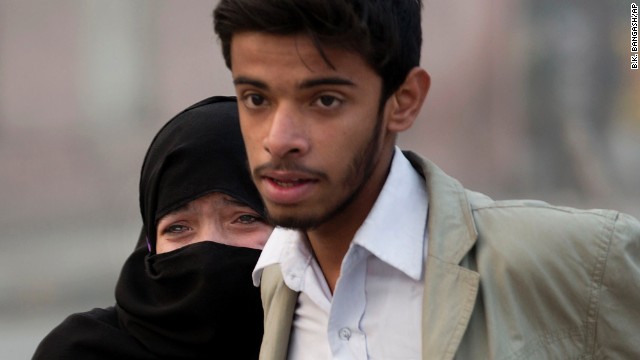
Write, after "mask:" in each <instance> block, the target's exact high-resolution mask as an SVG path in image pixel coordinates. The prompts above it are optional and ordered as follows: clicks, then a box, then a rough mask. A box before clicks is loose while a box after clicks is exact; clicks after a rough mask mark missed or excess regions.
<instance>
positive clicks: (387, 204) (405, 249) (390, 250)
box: [353, 147, 428, 280]
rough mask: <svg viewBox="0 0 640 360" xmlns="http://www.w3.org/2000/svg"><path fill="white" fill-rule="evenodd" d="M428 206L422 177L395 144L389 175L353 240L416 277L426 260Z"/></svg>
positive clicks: (410, 275)
mask: <svg viewBox="0 0 640 360" xmlns="http://www.w3.org/2000/svg"><path fill="white" fill-rule="evenodd" d="M427 206H428V200H427V191H426V186H425V183H424V180H423V179H422V177H421V176H420V175H419V174H418V173H417V172H416V170H415V169H414V168H413V166H411V163H410V162H409V160H407V158H406V157H405V156H404V155H403V154H402V151H401V150H400V149H399V148H397V147H396V151H395V154H394V156H393V161H392V163H391V171H390V172H389V176H388V177H387V180H386V182H385V184H384V186H383V187H382V191H381V192H380V195H379V196H378V199H377V200H376V202H375V204H374V205H373V208H372V209H371V211H370V212H369V215H368V216H367V218H366V219H365V221H364V223H363V224H362V226H361V227H360V229H358V231H357V232H356V235H355V237H354V239H353V243H354V244H356V245H359V246H361V247H363V248H365V249H367V250H368V251H369V252H371V253H372V254H373V255H375V256H376V257H377V258H379V259H380V260H382V261H384V262H386V263H387V264H389V265H391V266H393V267H395V268H397V269H398V270H400V271H402V272H404V273H405V274H406V275H407V276H409V277H411V278H413V279H414V280H419V279H420V278H421V276H422V269H423V261H424V259H425V253H424V250H425V249H426V231H425V229H426V219H427Z"/></svg>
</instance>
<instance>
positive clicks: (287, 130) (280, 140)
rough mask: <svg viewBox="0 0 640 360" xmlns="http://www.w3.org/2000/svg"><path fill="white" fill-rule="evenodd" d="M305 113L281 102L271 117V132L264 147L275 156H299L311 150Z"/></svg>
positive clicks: (265, 140)
mask: <svg viewBox="0 0 640 360" xmlns="http://www.w3.org/2000/svg"><path fill="white" fill-rule="evenodd" d="M307 125H308V124H307V122H306V121H305V119H304V117H303V115H302V114H301V113H300V111H298V110H297V109H296V108H295V106H292V105H289V104H287V103H282V104H279V106H278V108H277V109H276V111H275V112H274V113H273V116H272V119H271V126H270V128H269V133H268V134H267V136H266V137H265V139H264V144H263V145H264V149H265V150H266V151H267V152H268V153H270V154H271V156H273V157H277V158H285V157H292V156H293V157H299V156H302V155H304V154H306V153H307V152H308V151H309V148H310V143H309V139H308V136H307V131H306V126H307Z"/></svg>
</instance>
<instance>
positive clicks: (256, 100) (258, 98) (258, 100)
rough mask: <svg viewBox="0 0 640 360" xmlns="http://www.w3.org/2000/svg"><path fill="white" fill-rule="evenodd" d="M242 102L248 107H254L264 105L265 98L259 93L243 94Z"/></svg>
mask: <svg viewBox="0 0 640 360" xmlns="http://www.w3.org/2000/svg"><path fill="white" fill-rule="evenodd" d="M244 103H245V105H246V106H247V107H249V108H256V107H260V106H263V105H265V103H266V99H265V98H264V96H262V95H259V94H249V95H247V96H245V98H244Z"/></svg>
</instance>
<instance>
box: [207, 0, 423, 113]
mask: <svg viewBox="0 0 640 360" xmlns="http://www.w3.org/2000/svg"><path fill="white" fill-rule="evenodd" d="M421 10H422V1H421V0H221V1H220V3H219V4H218V6H217V7H216V9H215V10H214V13H213V17H214V29H215V32H216V33H217V34H218V36H219V38H220V41H221V46H222V54H223V56H224V59H225V62H226V64H227V67H228V68H229V69H231V39H232V37H233V35H234V34H236V33H239V32H243V31H258V32H265V33H270V34H277V35H292V34H306V35H308V36H310V37H311V39H312V40H313V41H314V43H315V44H316V47H317V48H318V51H319V52H320V55H321V56H322V57H323V58H324V59H325V61H326V62H327V64H329V65H330V66H331V62H330V61H329V59H327V58H326V56H325V53H324V51H323V49H322V48H323V47H337V48H342V49H347V50H350V51H354V52H355V53H357V54H359V55H361V56H362V58H363V59H364V60H365V61H366V62H367V63H368V64H369V65H370V66H371V67H372V68H373V69H374V71H375V72H376V73H377V74H378V75H380V77H381V78H382V87H383V89H382V92H383V93H382V98H381V101H383V100H386V99H387V98H388V97H389V96H390V95H391V94H393V92H395V91H396V90H397V89H398V87H399V86H400V84H402V83H403V82H404V80H405V78H406V76H407V74H408V73H409V71H410V70H411V69H412V68H413V67H416V66H419V64H420V48H421V46H422V29H421Z"/></svg>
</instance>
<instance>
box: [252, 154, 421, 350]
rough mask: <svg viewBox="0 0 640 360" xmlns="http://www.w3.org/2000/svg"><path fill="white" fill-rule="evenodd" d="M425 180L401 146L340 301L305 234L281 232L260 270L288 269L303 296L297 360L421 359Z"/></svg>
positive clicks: (294, 335) (295, 331)
mask: <svg viewBox="0 0 640 360" xmlns="http://www.w3.org/2000/svg"><path fill="white" fill-rule="evenodd" d="M427 206H428V201H427V194H426V189H425V183H424V179H422V177H421V176H420V175H419V174H418V173H417V172H416V171H415V169H413V167H412V166H411V164H410V163H409V161H408V160H407V159H406V158H405V156H404V155H403V154H402V152H401V151H400V149H399V148H397V147H396V149H395V154H394V157H393V162H392V164H391V171H390V172H389V176H388V177H387V180H386V182H385V184H384V186H383V188H382V191H381V192H380V195H379V196H378V199H377V200H376V202H375V204H374V206H373V208H372V209H371V211H370V212H369V215H368V216H367V218H366V219H365V221H364V223H363V224H362V226H361V227H360V229H358V231H357V232H356V234H355V236H354V238H353V241H352V243H351V245H350V247H349V250H348V251H347V253H346V255H345V257H344V259H343V261H342V267H341V271H340V277H339V278H338V281H337V283H336V288H335V291H334V294H333V296H332V294H331V291H330V290H329V287H328V285H327V283H326V280H325V279H324V276H323V274H322V271H321V269H320V266H319V265H318V263H317V262H316V260H315V258H314V257H313V253H312V251H311V249H310V246H309V244H308V240H307V239H306V235H305V234H304V233H302V232H300V231H296V230H288V229H282V228H276V229H275V230H274V231H273V233H272V234H271V237H270V238H269V240H268V241H267V244H266V246H265V248H264V250H263V252H262V255H261V256H260V259H259V260H258V264H257V265H256V268H255V270H254V273H253V278H254V283H256V285H257V284H258V283H259V278H260V275H261V273H262V269H264V268H265V267H266V266H269V265H272V264H280V268H281V270H282V276H283V279H284V282H285V284H286V285H287V286H288V287H289V288H291V289H292V290H294V291H298V292H300V295H299V297H298V302H297V306H296V310H295V315H294V320H293V325H292V332H291V339H290V343H289V359H293V360H298V359H304V360H309V359H322V360H325V359H419V358H421V349H422V346H421V338H422V325H421V324H422V297H423V281H422V278H423V274H422V270H423V268H424V261H425V259H426V255H427V232H426V219H427Z"/></svg>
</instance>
